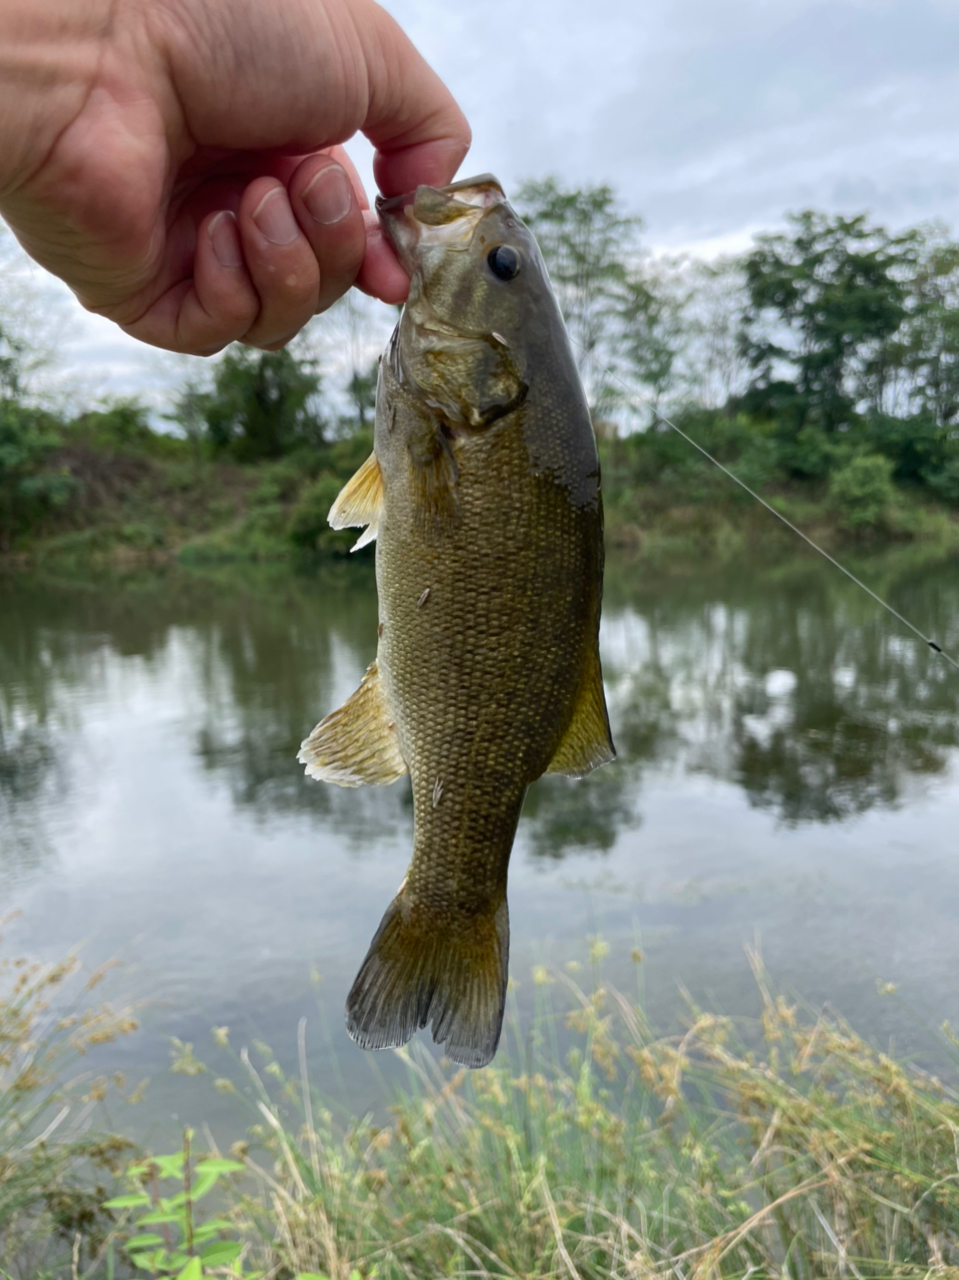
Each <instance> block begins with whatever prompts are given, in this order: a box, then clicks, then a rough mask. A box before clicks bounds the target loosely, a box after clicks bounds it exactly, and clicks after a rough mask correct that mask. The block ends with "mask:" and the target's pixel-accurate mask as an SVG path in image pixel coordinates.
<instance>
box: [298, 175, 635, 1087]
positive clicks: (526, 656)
mask: <svg viewBox="0 0 959 1280" xmlns="http://www.w3.org/2000/svg"><path fill="white" fill-rule="evenodd" d="M377 207H378V210H379V214H380V219H381V221H382V223H383V225H384V227H385V229H386V232H387V234H388V235H389V237H390V239H391V241H392V243H393V245H394V247H395V249H396V251H397V254H398V255H399V258H400V260H401V262H402V263H403V266H404V267H405V268H406V270H407V271H408V272H409V273H410V276H411V284H410V294H409V300H408V301H407V303H406V306H405V307H404V310H403V313H402V316H401V317H400V321H399V323H398V325H397V327H396V330H395V331H394V333H393V336H392V338H391V340H390V343H389V346H388V347H387V350H386V352H385V354H384V355H383V357H382V359H381V361H380V371H379V381H378V386H377V398H376V426H375V434H374V452H373V454H372V455H371V456H370V458H369V459H368V460H367V462H366V463H364V465H363V466H362V467H361V468H360V470H359V471H358V472H357V474H356V475H355V476H354V477H353V479H352V480H351V481H350V482H349V483H348V484H347V485H346V486H345V488H344V489H343V491H342V492H341V494H340V495H339V497H338V498H337V500H336V502H335V503H334V505H333V508H332V509H331V511H330V523H331V524H332V525H333V527H334V528H343V527H347V526H364V525H365V526H366V531H365V533H364V534H363V535H362V537H361V538H360V540H359V542H358V543H357V546H360V545H363V544H364V543H366V542H369V541H371V540H372V539H373V538H375V539H376V581H377V591H378V595H379V627H378V636H379V642H378V646H377V654H376V660H375V662H373V663H372V664H371V666H370V667H369V669H368V671H367V672H366V674H365V676H364V677H363V680H362V682H361V684H360V687H359V688H358V689H357V691H356V692H355V693H354V694H352V696H351V697H350V698H349V699H348V700H347V701H346V702H345V703H344V704H343V706H342V707H340V708H339V709H338V710H336V711H334V712H332V713H331V714H330V715H328V716H327V717H326V719H324V720H322V721H321V722H320V724H319V725H317V727H316V729H315V730H314V731H313V733H312V734H311V735H310V736H309V737H308V738H307V739H306V741H305V742H304V743H303V745H302V748H301V750H300V754H299V757H298V758H299V759H300V760H301V761H302V762H303V763H304V764H305V765H306V766H307V773H308V774H310V775H311V776H312V777H315V778H320V779H322V780H324V781H327V782H335V783H338V784H340V785H341V786H360V785H362V784H364V783H390V782H393V781H395V780H396V779H397V778H399V777H400V776H401V775H402V774H404V773H406V772H407V771H408V772H409V774H410V778H411V782H412V787H413V806H414V838H413V857H412V860H411V862H410V865H409V868H408V870H407V873H406V876H405V878H404V880H403V882H402V884H401V885H400V888H399V890H398V892H397V894H396V897H395V898H394V899H393V902H392V903H391V904H390V906H389V907H388V908H387V911H386V914H385V915H384V917H383V920H382V923H381V924H380V927H379V929H378V930H377V932H376V935H375V937H374V938H373V941H372V943H371V944H370V949H369V951H368V953H367V956H366V959H365V960H364V961H363V964H362V966H361V968H360V971H359V974H358V975H357V978H356V981H355V982H354V984H353V987H352V989H351V991H350V994H349V997H348V1000H347V1008H346V1020H347V1029H348V1031H349V1033H350V1035H351V1036H352V1037H353V1039H354V1040H355V1041H356V1042H357V1043H358V1044H360V1045H361V1046H362V1047H364V1048H367V1049H380V1048H386V1047H388V1046H394V1045H401V1044H405V1043H406V1042H407V1041H408V1040H409V1039H410V1037H411V1036H412V1035H413V1034H414V1033H415V1032H416V1031H417V1030H419V1029H420V1028H421V1027H425V1026H426V1025H427V1023H431V1024H432V1033H433V1039H434V1040H435V1041H436V1042H437V1043H438V1044H444V1045H445V1046H446V1048H445V1052H446V1054H447V1055H448V1056H449V1057H450V1058H451V1059H452V1060H453V1061H454V1062H460V1063H465V1064H466V1065H468V1066H471V1067H480V1066H485V1065H486V1063H488V1062H489V1061H490V1060H491V1058H492V1057H493V1055H494V1053H495V1052H496V1047H497V1044H498V1042H499V1037H500V1031H501V1028H502V1022H503V1009H504V1004H505V999H506V981H507V964H508V955H509V918H508V909H507V901H506V879H507V868H508V864H509V856H510V851H511V849H512V845H513V837H514V835H515V833H516V825H517V822H518V821H519V815H520V810H521V808H522V805H523V798H524V796H525V794H526V789H527V787H528V786H529V784H530V783H531V782H533V781H535V779H536V778H538V777H540V775H541V774H543V773H565V774H570V775H572V776H583V775H584V774H586V773H589V772H590V770H592V769H594V768H595V767H596V766H597V765H600V764H603V763H605V762H606V761H608V760H612V759H613V758H614V756H615V751H614V748H613V744H612V739H611V737H610V730H609V719H608V716H607V712H606V702H605V698H604V694H603V683H602V672H601V669H600V659H599V615H600V598H601V594H602V575H603V513H602V501H601V497H600V486H599V460H598V456H597V452H596V442H595V438H594V435H593V428H592V424H591V421H590V416H589V410H588V407H587V404H586V398H585V395H584V392H583V388H582V385H581V383H580V379H579V375H578V372H577V369H576V362H575V360H574V358H573V354H572V351H571V349H570V346H569V340H568V338H567V335H566V330H565V327H564V325H563V321H562V317H561V315H560V311H559V307H558V306H557V303H556V300H555V298H554V296H553V292H552V289H551V287H550V283H549V277H548V275H547V272H546V267H545V265H544V263H543V260H542V257H541V255H540V252H539V249H538V247H537V245H536V242H535V240H534V239H533V236H532V235H531V233H530V232H529V230H528V229H527V228H526V227H525V226H524V225H523V223H522V222H521V221H520V219H519V218H518V217H517V216H516V214H515V213H514V212H513V210H512V209H511V208H510V206H509V204H508V203H507V201H506V198H505V196H504V194H503V191H502V189H501V187H500V185H499V183H498V182H497V181H496V179H495V178H492V177H490V176H489V175H485V176H483V177H480V178H474V179H470V180H468V181H466V182H458V183H454V184H453V185H452V186H449V187H445V188H442V189H438V188H432V187H419V188H418V189H417V191H416V192H415V193H412V194H410V195H407V196H402V197H398V198H396V199H393V200H387V201H383V200H381V201H379V202H378V206H377Z"/></svg>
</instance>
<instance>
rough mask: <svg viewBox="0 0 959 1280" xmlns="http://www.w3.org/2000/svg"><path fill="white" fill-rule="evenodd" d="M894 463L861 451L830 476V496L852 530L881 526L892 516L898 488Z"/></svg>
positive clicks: (843, 522)
mask: <svg viewBox="0 0 959 1280" xmlns="http://www.w3.org/2000/svg"><path fill="white" fill-rule="evenodd" d="M892 472H893V463H892V461H891V460H890V459H889V458H886V457H884V456H883V455H882V454H878V453H858V454H855V455H853V457H852V458H850V460H849V461H848V462H847V463H846V464H845V466H842V467H840V468H839V470H837V471H834V472H833V473H832V475H831V476H830V477H829V497H830V500H831V501H832V503H833V505H834V506H835V507H836V508H837V510H838V512H839V514H840V518H841V521H842V524H843V525H844V527H845V528H847V529H849V530H853V531H855V530H863V529H877V528H879V527H880V526H881V525H882V524H884V523H885V520H886V518H887V516H888V515H889V512H890V509H891V507H892V504H893V501H894V499H895V490H894V488H893V484H892Z"/></svg>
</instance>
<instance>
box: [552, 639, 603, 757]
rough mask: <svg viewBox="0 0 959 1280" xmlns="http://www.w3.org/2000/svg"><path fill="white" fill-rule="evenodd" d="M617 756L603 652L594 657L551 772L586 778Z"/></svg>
mask: <svg viewBox="0 0 959 1280" xmlns="http://www.w3.org/2000/svg"><path fill="white" fill-rule="evenodd" d="M615 759H616V748H615V747H614V746H613V739H612V736H611V734H610V731H609V714H608V713H607V711H606V695H605V694H604V693H603V673H602V669H601V668H600V665H599V652H598V651H597V652H596V653H595V654H594V655H593V657H592V658H591V659H590V662H589V668H588V670H587V673H586V678H585V680H584V681H583V683H582V686H581V688H580V692H579V697H578V698H577V699H576V706H575V708H574V710H573V718H572V720H571V721H570V723H569V728H568V729H567V730H566V733H565V734H564V735H563V739H562V741H561V742H560V744H559V747H558V748H557V750H556V754H555V755H554V756H553V758H552V760H551V761H550V764H549V768H548V769H547V770H546V772H547V773H565V774H568V775H569V776H570V777H572V778H582V777H585V775H586V774H587V773H591V772H592V770H593V769H596V768H598V767H599V766H600V765H601V764H607V763H608V762H609V761H610V760H615Z"/></svg>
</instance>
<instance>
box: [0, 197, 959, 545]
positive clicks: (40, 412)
mask: <svg viewBox="0 0 959 1280" xmlns="http://www.w3.org/2000/svg"><path fill="white" fill-rule="evenodd" d="M516 203H517V205H518V207H519V208H520V210H521V211H522V213H523V215H524V216H525V217H526V219H527V221H528V222H529V224H530V225H531V227H532V228H533V230H534V231H535V233H536V235H537V238H538V240H539V243H540V245H541V247H542V250H543V254H544V257H545V259H546V262H547V265H548V267H549V270H550V275H551V278H552V281H553V284H554V287H555V289H556V292H557V295H558V297H559V300H560V304H561V306H562V309H563V312H564V315H565V317H566V321H567V325H568V328H569V331H570V334H571V337H572V340H573V346H574V350H575V352H576V355H577V359H578V362H579V365H580V370H581V373H582V375H583V379H584V383H585V385H586V388H587V394H588V397H589V400H590V404H591V407H592V411H593V415H594V421H595V422H596V425H597V433H598V435H599V436H600V439H601V449H602V453H603V462H604V472H605V476H606V486H605V487H606V491H607V495H608V501H609V500H611V501H612V504H613V507H614V508H615V507H616V505H617V503H619V504H620V505H621V506H622V505H625V504H628V503H629V502H630V501H632V500H633V498H634V497H635V495H636V494H637V493H638V492H641V491H643V490H648V489H650V488H651V487H653V488H655V489H656V490H657V491H658V492H659V493H660V494H662V493H664V492H668V493H672V494H674V495H675V496H676V497H677V499H678V497H679V496H680V495H682V494H685V496H686V498H687V499H688V500H690V501H693V502H695V501H697V500H698V501H703V500H706V499H710V500H711V499H713V498H715V497H716V495H717V494H718V493H719V489H718V488H717V483H719V482H717V480H716V479H715V478H714V477H713V476H711V475H710V474H709V471H708V465H707V464H706V463H705V462H704V461H703V459H702V458H701V457H700V456H699V455H698V454H696V453H695V451H693V450H691V449H690V447H689V445H688V444H686V443H685V442H684V441H682V440H681V439H680V438H679V437H678V436H676V435H675V434H674V433H672V432H671V431H670V429H669V427H668V426H667V425H665V422H664V417H665V416H670V417H672V418H673V419H674V420H675V421H676V422H677V424H678V425H680V426H681V427H682V428H683V430H684V431H687V432H688V433H689V434H690V435H692V436H693V437H694V438H695V439H696V440H698V441H699V442H700V443H701V444H702V445H703V446H704V447H706V448H707V449H709V450H710V451H711V452H712V453H714V454H715V455H716V456H717V457H718V458H719V459H720V460H721V461H722V462H723V463H724V464H725V465H727V466H730V467H731V468H733V469H734V470H735V471H736V473H737V474H739V475H740V476H741V477H742V478H743V479H744V480H745V481H746V482H747V483H748V484H750V485H752V486H753V487H757V488H760V489H764V490H765V491H767V492H769V491H773V492H775V491H776V490H777V489H779V490H781V491H782V492H783V493H792V494H796V493H807V494H814V495H818V496H819V497H820V498H824V499H826V500H828V501H830V502H832V504H833V506H834V508H835V509H836V510H838V511H840V512H841V513H842V521H843V523H845V525H846V527H847V528H849V529H867V530H868V529H881V528H882V527H883V526H884V524H888V522H889V518H890V511H891V510H892V508H893V506H894V505H895V501H896V495H897V494H902V493H906V492H911V493H912V494H913V495H915V496H918V497H920V498H923V499H928V500H930V501H936V502H939V503H941V504H944V505H945V506H947V507H959V243H957V242H954V241H953V240H951V239H950V238H949V236H948V234H947V233H946V231H945V230H944V229H943V228H941V227H937V226H924V227H916V228H912V229H908V230H906V231H901V232H897V233H893V232H890V231H888V230H887V229H886V228H884V227H882V226H880V225H878V224H875V223H874V222H872V221H871V220H870V218H869V217H868V215H866V214H858V215H855V216H845V215H831V214H825V213H819V212H815V211H810V210H807V211H804V212H800V213H795V214H790V215H788V216H787V217H786V219H785V225H784V229H783V230H781V231H779V232H776V233H771V234H767V235H761V236H758V237H757V238H756V240H755V242H754V245H753V247H752V248H751V249H750V250H749V251H748V252H746V253H744V254H742V255H740V256H738V257H729V258H725V259H721V260H719V261H715V262H711V263H703V262H698V261H693V260H689V259H679V260H667V259H663V258H654V257H653V256H652V255H651V254H650V253H649V252H648V251H646V250H645V249H644V247H643V243H642V238H641V235H642V221H641V219H640V218H639V217H638V216H637V215H635V214H632V213H630V212H629V211H628V210H626V209H624V207H623V205H622V202H621V201H620V199H619V198H618V196H617V194H616V192H615V190H614V189H613V188H612V187H610V186H606V185H599V186H592V187H584V188H566V187H564V186H563V185H562V184H561V183H560V182H559V181H558V180H557V179H555V178H547V179H544V180H538V181H530V182H527V183H525V184H524V185H523V186H522V187H521V189H520V191H519V192H518V196H517V200H516ZM30 358H31V353H30V352H29V351H28V350H27V349H26V346H25V343H24V341H23V339H22V338H21V337H19V336H18V334H17V333H16V326H15V323H13V322H11V320H10V318H9V317H8V318H7V319H6V320H4V319H3V315H2V312H0V548H4V549H10V548H15V547H17V546H18V545H23V544H24V540H25V539H26V540H29V538H30V536H31V535H32V534H33V533H34V532H36V530H37V529H41V528H48V527H49V528H53V529H62V530H68V531H69V530H70V529H77V528H80V527H82V526H83V525H84V523H85V522H86V523H89V521H90V520H91V519H95V516H96V511H97V510H98V509H100V508H102V507H103V501H102V500H101V499H103V494H104V493H105V492H107V491H108V490H109V491H110V492H112V493H114V496H117V495H119V494H120V491H121V490H122V488H123V476H126V477H127V478H128V479H130V478H131V477H132V476H133V475H134V473H135V472H137V467H136V466H133V465H132V464H131V462H130V459H131V458H133V457H136V458H137V459H139V462H140V463H143V461H144V459H147V460H148V462H149V467H152V468H153V472H152V473H151V474H153V477H154V480H156V474H155V473H156V471H157V468H161V469H162V468H164V467H165V468H166V472H165V473H164V474H167V473H169V472H170V469H171V468H172V469H173V472H176V470H177V468H180V474H179V478H177V476H176V475H174V476H173V478H172V481H171V482H172V483H174V487H176V485H177V484H179V486H180V489H181V490H182V489H184V488H189V483H195V482H196V481H195V476H196V474H197V473H198V472H197V469H198V468H203V467H206V468H209V467H215V466H217V465H220V466H224V465H229V466H230V467H232V468H233V469H234V471H233V472H232V473H231V474H232V475H233V477H234V480H235V481H236V486H238V490H239V489H243V488H244V483H241V481H240V480H236V476H237V475H238V474H239V472H242V471H244V469H245V471H246V472H249V471H250V470H251V469H254V468H255V469H259V472H261V473H264V469H265V472H269V473H270V476H269V477H267V478H266V479H264V478H263V475H261V478H260V480H259V481H258V482H257V483H256V484H255V485H254V484H252V482H250V483H246V489H245V490H244V492H246V499H249V500H248V501H247V500H246V499H245V500H244V501H243V502H239V501H238V504H236V505H235V509H234V510H233V511H232V512H226V513H225V514H226V515H228V516H232V518H233V523H234V525H236V524H237V522H238V521H239V523H240V524H244V520H245V524H244V528H245V529H246V533H247V534H248V535H249V536H250V537H251V538H253V541H254V542H255V540H256V539H255V537H253V535H254V534H255V533H256V530H257V529H259V531H260V533H262V534H263V535H264V536H265V537H267V538H268V539H269V538H271V537H272V538H281V539H285V540H286V541H287V542H290V543H297V544H299V545H301V546H308V547H316V546H324V545H326V546H332V545H336V546H339V545H340V543H341V542H343V539H340V541H333V542H331V541H330V540H329V537H328V531H327V530H326V526H325V514H326V509H327V508H328V506H329V504H330V502H331V501H332V499H333V497H334V496H335V493H336V491H337V488H338V486H339V484H340V483H342V480H343V479H344V478H345V475H344V472H345V470H346V468H347V466H352V465H353V464H354V462H355V461H356V459H357V458H358V457H359V455H360V454H361V453H362V450H363V448H364V447H366V446H367V445H368V443H369V437H370V431H371V424H372V411H373V402H374V398H375V367H373V368H371V367H369V366H368V365H367V367H354V368H353V370H352V373H351V374H350V375H349V381H348V383H347V384H346V385H345V387H342V386H341V387H340V388H339V394H338V396H334V395H332V394H331V392H330V385H329V381H328V380H327V381H324V379H323V377H322V371H321V369H320V366H319V363H318V361H317V360H316V359H315V358H314V357H311V356H308V355H304V354H303V352H302V349H294V350H290V349H286V350H282V351H277V352H257V351H251V350H249V349H246V348H242V347H232V348H230V349H229V350H228V351H227V352H226V353H225V354H224V355H223V356H222V357H221V358H219V359H218V360H217V361H216V362H215V363H214V364H213V365H212V366H211V372H210V375H209V376H208V377H207V379H206V381H205V382H204V384H203V385H197V384H195V383H188V384H186V385H184V386H183V387H182V389H181V391H180V393H179V394H178V396H177V397H176V401H175V404H174V406H173V408H172V411H171V414H170V418H171V428H170V432H169V433H164V432H163V431H157V430H156V429H154V428H152V427H151V425H150V420H149V415H148V414H147V412H146V410H145V409H144V408H143V406H142V405H138V404H135V403H129V402H125V403H120V404H113V405H108V406H106V407H101V408H99V409H97V410H96V411H93V412H91V411H87V412H84V413H79V414H77V415H75V416H71V415H70V413H69V412H66V411H63V410H62V409H61V410H59V411H56V412H55V411H53V410H51V409H50V408H48V407H47V408H45V407H43V406H42V405H40V404H39V402H38V401H37V399H36V398H35V397H33V396H31V395H30V394H29V389H28V387H27V385H26V384H27V381H28V380H27V379H25V376H24V374H25V370H27V369H28V368H29V367H30ZM344 393H345V394H344ZM344 404H345V405H346V409H345V410H344V408H343V406H344ZM337 406H338V407H337ZM110 459H112V461H109V460H110ZM117 459H121V462H117ZM122 459H126V461H125V462H123V461H122ZM144 465H145V464H144ZM98 466H99V468H100V470H99V472H98ZM149 467H148V468H147V469H149ZM191 467H192V468H193V472H192V474H193V475H194V481H193V482H188V481H187V480H185V479H184V475H186V474H188V473H189V469H190V468H191ZM237 469H239V472H238V471H237ZM139 474H140V481H139V482H138V483H140V485H141V488H142V485H143V484H144V483H146V481H145V480H144V476H145V475H146V472H145V471H144V469H143V466H140V470H139ZM167 478H168V479H169V478H170V476H169V475H167ZM131 483H132V481H131ZM722 483H727V482H722ZM111 486H112V487H111ZM136 487H137V486H136V484H133V489H134V490H135V489H136ZM162 490H163V485H162V484H159V485H157V484H154V493H153V497H154V499H155V501H154V507H156V506H157V505H158V504H161V505H162V502H161V500H162V497H163V494H162ZM195 496H196V497H197V501H200V502H202V501H203V500H204V499H203V498H202V495H199V494H197V495H195ZM141 497H142V494H141ZM98 504H99V505H98ZM107 505H108V506H109V505H110V503H107ZM119 505H120V506H121V507H122V505H123V503H122V501H120V503H119ZM147 505H148V506H149V503H147ZM137 506H138V504H137V502H136V501H134V502H133V503H132V507H131V510H130V511H127V512H126V515H128V516H130V517H131V518H130V520H128V521H127V525H129V527H130V528H132V529H133V530H134V534H133V535H132V538H133V541H134V542H136V541H137V538H139V539H140V541H141V542H142V541H143V540H144V539H145V540H146V541H147V542H149V538H150V536H151V535H150V534H149V531H147V533H146V534H144V532H143V529H139V532H136V530H137V529H138V527H139V525H141V524H142V520H139V517H138V516H137V512H136V510H134V509H133V508H137ZM116 507H117V503H116V502H114V503H113V507H111V510H113V512H114V522H116V519H118V518H119V517H118V516H117V515H116V511H115V510H114V508H116ZM142 507H143V502H140V503H139V508H142ZM221 507H222V502H221ZM241 509H242V510H241ZM254 509H255V510H254ZM220 514H221V516H222V515H223V514H224V511H221V512H220ZM251 522H252V523H251ZM154 523H156V521H154ZM160 523H161V524H162V520H161V521H160ZM121 524H122V521H121ZM123 527H126V526H123ZM344 545H345V544H344Z"/></svg>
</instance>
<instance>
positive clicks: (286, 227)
mask: <svg viewBox="0 0 959 1280" xmlns="http://www.w3.org/2000/svg"><path fill="white" fill-rule="evenodd" d="M253 221H254V222H255V223H256V225H257V226H258V227H259V229H260V231H261V233H262V234H263V235H264V236H265V237H266V239H267V240H269V242H270V244H292V242H293V241H294V240H295V239H296V236H297V232H298V231H299V227H298V226H297V225H296V219H295V218H294V217H293V210H292V209H291V208H290V202H289V200H287V198H286V192H285V191H284V190H283V188H282V187H274V188H273V190H272V191H268V192H267V193H266V195H265V196H264V197H263V199H262V200H261V201H260V203H259V204H258V205H257V206H256V208H255V209H254V210H253Z"/></svg>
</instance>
